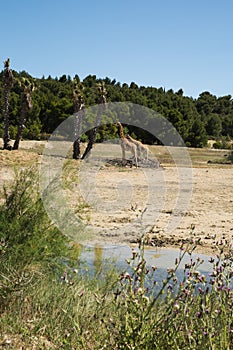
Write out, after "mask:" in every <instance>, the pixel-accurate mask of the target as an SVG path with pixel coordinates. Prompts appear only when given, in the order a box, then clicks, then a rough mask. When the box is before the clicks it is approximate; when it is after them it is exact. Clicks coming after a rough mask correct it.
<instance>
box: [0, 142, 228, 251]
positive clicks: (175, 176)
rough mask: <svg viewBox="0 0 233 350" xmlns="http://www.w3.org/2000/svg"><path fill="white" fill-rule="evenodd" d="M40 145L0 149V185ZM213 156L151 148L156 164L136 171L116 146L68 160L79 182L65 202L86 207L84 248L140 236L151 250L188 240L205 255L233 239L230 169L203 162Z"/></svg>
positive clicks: (99, 147)
mask: <svg viewBox="0 0 233 350" xmlns="http://www.w3.org/2000/svg"><path fill="white" fill-rule="evenodd" d="M44 144H46V142H33V141H24V142H21V144H20V145H21V150H20V151H18V152H17V151H12V152H7V151H3V150H0V164H1V167H0V187H2V185H3V184H4V183H7V182H8V181H9V180H10V179H11V178H12V177H13V176H14V171H13V168H14V165H17V163H20V164H21V165H22V166H26V165H28V164H30V163H33V162H35V161H40V160H41V157H42V155H41V154H42V152H43V145H44ZM0 147H1V145H0ZM225 153H226V151H225ZM189 156H191V161H190V159H189ZM220 156H221V157H224V151H217V152H215V151H214V150H205V151H203V150H192V149H190V150H188V154H187V153H181V154H179V152H178V154H176V153H174V154H173V153H170V150H169V149H165V147H162V146H151V147H150V159H151V160H153V162H154V163H153V164H156V162H157V161H159V163H157V164H160V166H154V167H146V164H147V163H146V162H142V163H141V166H139V167H138V168H136V167H135V166H132V167H130V166H128V165H127V166H123V165H122V163H121V161H120V159H121V151H120V146H119V145H117V144H112V145H109V144H108V145H104V144H102V145H95V147H94V150H93V152H92V156H91V157H90V158H89V160H88V161H87V162H80V161H74V160H71V161H70V162H71V165H72V166H73V168H74V169H75V171H77V173H78V178H79V181H78V182H74V184H73V186H72V189H71V190H70V193H68V197H69V198H70V197H72V200H71V201H70V199H69V200H68V199H67V200H68V202H69V205H70V206H71V207H72V206H75V205H77V202H79V199H80V197H82V200H83V203H86V204H87V205H84V206H83V212H82V218H83V220H84V221H85V222H86V224H87V228H88V229H90V230H91V232H92V237H93V238H92V243H98V244H103V245H106V244H125V243H134V242H136V241H137V239H138V238H139V237H140V235H141V234H142V232H144V233H146V234H148V236H149V237H150V239H151V240H152V242H154V244H155V245H156V246H160V247H178V246H180V245H181V242H183V241H186V240H187V239H188V238H190V236H191V235H192V236H194V237H195V239H196V238H200V239H201V241H200V244H199V246H198V250H199V251H200V252H205V253H210V252H211V251H212V250H213V249H214V244H215V243H214V242H216V241H221V240H224V241H225V240H228V241H229V242H232V235H233V166H231V165H213V164H209V163H208V160H209V159H210V158H211V159H213V158H219V157H220ZM127 157H130V155H127ZM187 158H188V159H187ZM139 165H140V163H139ZM68 192H69V191H68ZM68 197H67V198H68ZM78 198H79V199H78ZM74 203H75V204H74ZM79 204H80V203H78V205H79ZM77 239H78V238H77ZM87 243H90V242H87Z"/></svg>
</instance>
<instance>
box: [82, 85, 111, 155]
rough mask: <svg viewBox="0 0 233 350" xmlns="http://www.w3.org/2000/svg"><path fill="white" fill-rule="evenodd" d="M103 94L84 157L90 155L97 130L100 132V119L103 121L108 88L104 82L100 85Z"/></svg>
mask: <svg viewBox="0 0 233 350" xmlns="http://www.w3.org/2000/svg"><path fill="white" fill-rule="evenodd" d="M98 89H99V91H100V93H101V96H100V103H99V106H98V111H97V116H96V121H95V127H94V128H93V129H92V131H91V133H90V137H89V142H88V144H87V147H86V149H85V152H84V154H83V156H82V159H85V158H87V157H88V156H89V153H90V151H91V149H92V147H93V145H94V143H95V141H96V136H97V132H98V128H99V125H100V121H101V117H102V113H103V111H104V110H105V104H106V96H105V95H106V90H105V87H104V84H103V83H102V84H101V85H100V86H99V87H98Z"/></svg>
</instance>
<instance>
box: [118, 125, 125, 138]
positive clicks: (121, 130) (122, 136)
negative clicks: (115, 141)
mask: <svg viewBox="0 0 233 350" xmlns="http://www.w3.org/2000/svg"><path fill="white" fill-rule="evenodd" d="M118 125H119V135H120V138H121V139H125V135H124V131H123V127H122V125H121V123H119V124H118Z"/></svg>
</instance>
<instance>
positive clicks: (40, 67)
mask: <svg viewBox="0 0 233 350" xmlns="http://www.w3.org/2000/svg"><path fill="white" fill-rule="evenodd" d="M0 14H1V20H0V32H1V43H0V58H1V61H2V68H3V61H4V60H5V59H6V58H8V57H10V59H11V68H12V69H15V70H17V71H22V70H25V71H27V72H28V73H29V74H31V75H32V76H34V77H38V78H40V77H42V76H43V75H44V76H45V77H47V76H48V75H51V76H52V77H56V76H57V77H60V76H61V75H63V74H67V75H70V76H71V77H73V76H74V75H75V74H78V75H79V77H80V78H81V79H83V78H85V77H86V76H87V75H89V74H95V75H96V76H97V77H98V78H105V77H109V78H111V79H116V80H117V81H119V82H121V83H124V82H126V83H130V82H132V81H133V82H135V83H136V84H138V85H143V86H154V87H164V88H165V89H166V90H168V89H173V90H174V91H177V90H178V89H180V88H182V89H183V90H184V94H185V95H187V96H193V97H194V98H196V97H198V95H199V94H200V93H201V92H203V91H209V92H210V93H212V94H214V95H216V96H224V95H228V94H230V95H233V1H232V0H176V1H175V0H143V1H142V0H141V1H139V0H82V1H81V0H8V1H1V2H0Z"/></svg>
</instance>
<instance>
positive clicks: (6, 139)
mask: <svg viewBox="0 0 233 350" xmlns="http://www.w3.org/2000/svg"><path fill="white" fill-rule="evenodd" d="M12 84H13V74H12V70H11V69H10V59H9V58H8V59H7V60H6V61H5V62H4V73H3V121H4V133H3V149H7V150H11V145H10V134H9V97H10V88H11V86H12Z"/></svg>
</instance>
